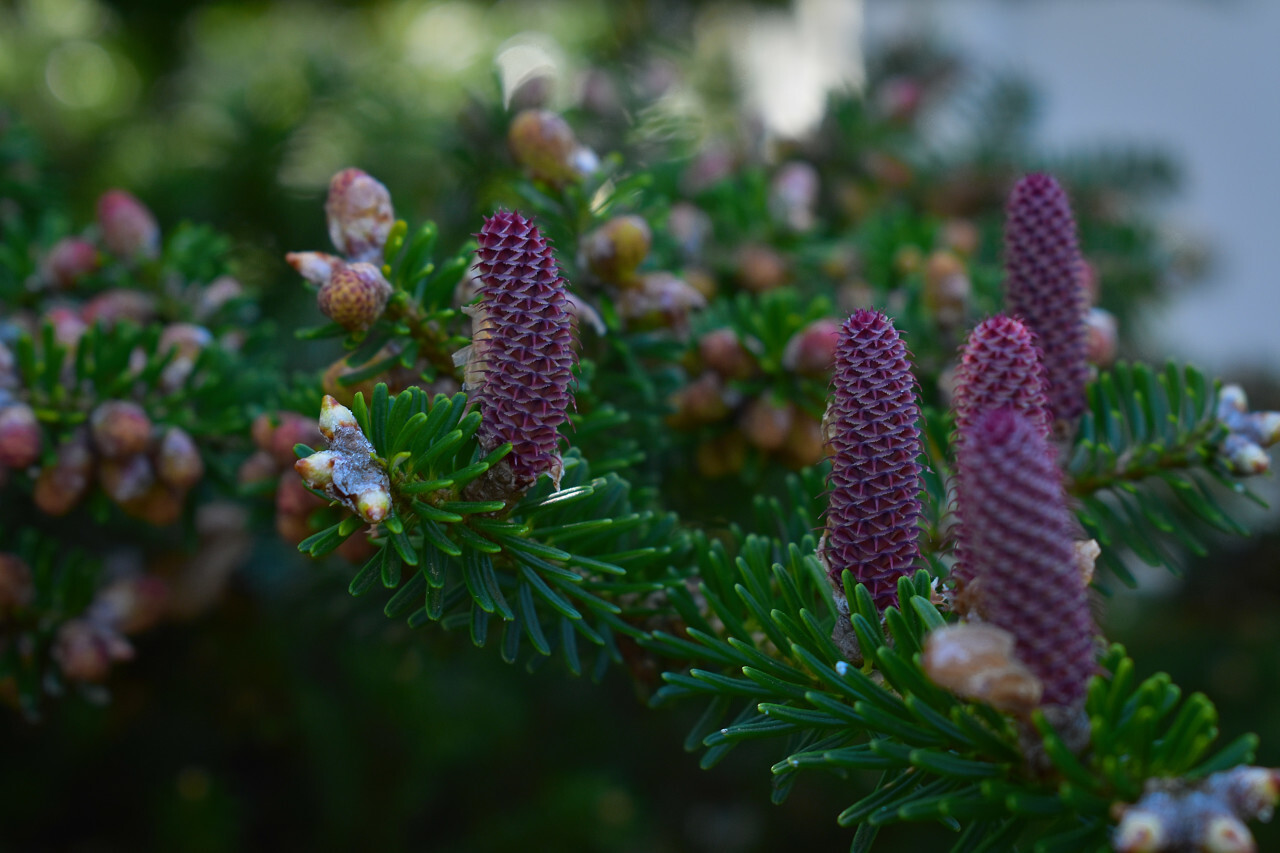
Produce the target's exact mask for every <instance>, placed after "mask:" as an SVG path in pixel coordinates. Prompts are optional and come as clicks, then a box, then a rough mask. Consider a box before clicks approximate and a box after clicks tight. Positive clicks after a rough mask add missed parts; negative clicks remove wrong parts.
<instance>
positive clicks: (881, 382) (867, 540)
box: [822, 310, 920, 609]
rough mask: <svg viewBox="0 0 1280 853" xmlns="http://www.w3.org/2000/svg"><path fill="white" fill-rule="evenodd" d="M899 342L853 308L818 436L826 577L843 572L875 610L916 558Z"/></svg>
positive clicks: (912, 433) (912, 431) (908, 389)
mask: <svg viewBox="0 0 1280 853" xmlns="http://www.w3.org/2000/svg"><path fill="white" fill-rule="evenodd" d="M918 415H919V410H918V407H917V405H916V398H915V380H914V379H913V378H912V376H911V365H910V363H909V362H908V361H907V348H906V345H905V344H904V343H903V342H902V340H901V339H900V338H899V337H898V332H897V330H896V329H894V327H893V324H892V323H890V322H889V319H888V318H887V317H885V316H884V315H883V314H880V313H878V312H876V311H870V310H861V311H857V312H855V313H854V314H853V316H851V317H850V318H849V319H848V320H847V321H845V324H844V326H843V327H842V329H841V338H840V344H839V346H838V347H837V348H836V363H835V377H834V380H833V381H832V398H831V403H830V407H829V408H828V410H827V418H826V424H825V429H826V436H827V447H828V450H829V453H830V456H831V476H830V477H829V478H828V480H827V492H828V499H829V508H828V510H827V531H826V539H825V544H824V545H823V549H822V553H823V557H824V559H825V560H826V563H827V570H828V571H829V572H830V575H831V580H832V583H833V584H835V587H836V589H837V590H839V589H840V588H841V575H842V573H843V572H844V570H845V569H848V570H849V571H851V572H852V573H853V577H854V580H856V581H857V582H859V583H863V584H866V586H867V588H868V590H869V591H870V592H871V595H872V597H873V598H874V599H875V601H876V605H877V606H878V607H880V608H881V609H883V608H885V607H887V606H889V605H891V604H896V603H897V596H898V578H900V577H902V576H903V575H905V574H907V573H909V572H910V571H911V570H912V568H913V566H914V565H915V562H916V558H917V556H918V555H919V546H918V545H917V542H916V519H917V518H918V517H919V515H920V499H919V492H920V466H919V464H917V462H916V457H917V456H918V455H919V454H920V434H919V430H917V428H916V419H917V417H918Z"/></svg>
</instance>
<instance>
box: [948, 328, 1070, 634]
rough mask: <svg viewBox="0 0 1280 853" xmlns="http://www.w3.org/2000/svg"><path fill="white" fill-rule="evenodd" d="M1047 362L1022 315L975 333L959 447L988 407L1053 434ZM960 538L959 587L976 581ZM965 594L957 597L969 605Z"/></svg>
mask: <svg viewBox="0 0 1280 853" xmlns="http://www.w3.org/2000/svg"><path fill="white" fill-rule="evenodd" d="M1044 386H1045V376H1044V365H1043V364H1042V363H1041V360H1040V350H1039V349H1038V348H1037V347H1036V345H1035V336H1034V335H1033V334H1032V333H1031V331H1030V330H1029V329H1028V328H1027V327H1026V326H1024V325H1023V324H1022V323H1021V322H1019V321H1018V320H1015V319H1013V318H1012V317H1007V316H1005V315H1003V314H997V315H995V316H994V317H988V318H987V319H986V320H983V321H982V322H981V323H979V324H978V326H977V327H976V328H975V329H974V330H973V331H972V332H970V333H969V339H968V340H967V341H965V345H964V348H963V350H961V354H960V363H959V365H958V366H957V367H956V372H955V390H954V391H953V392H952V407H953V409H954V411H955V416H956V435H955V447H956V449H957V453H958V452H959V447H960V444H961V442H963V441H964V440H965V437H966V436H967V435H968V434H969V432H970V431H971V430H972V429H973V425H974V423H975V422H977V421H978V420H979V419H980V418H981V417H982V415H984V414H986V413H987V412H991V411H995V410H996V409H1001V408H1005V407H1009V408H1011V409H1013V410H1014V411H1016V412H1018V413H1020V414H1022V415H1024V416H1025V417H1026V418H1027V419H1028V420H1029V421H1030V422H1031V424H1032V425H1033V426H1034V427H1035V429H1036V430H1037V431H1038V432H1039V433H1040V435H1042V436H1045V437H1048V435H1049V410H1048V403H1047V402H1046V401H1045V396H1044ZM963 551H964V548H963V543H957V547H956V554H955V556H956V562H955V565H953V566H952V568H951V573H950V577H951V579H952V581H954V583H955V586H956V590H957V592H958V593H959V592H962V590H963V588H964V587H965V586H966V585H967V584H968V583H969V582H970V581H972V580H973V571H972V567H971V566H970V565H969V563H968V561H967V560H966V559H965V556H964V553H963ZM965 601H966V599H965V598H964V596H963V595H959V596H957V598H956V603H957V609H961V610H963V609H964V607H963V603H964V602H965Z"/></svg>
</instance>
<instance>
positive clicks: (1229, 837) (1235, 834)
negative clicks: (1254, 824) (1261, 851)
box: [1196, 814, 1258, 853]
mask: <svg viewBox="0 0 1280 853" xmlns="http://www.w3.org/2000/svg"><path fill="white" fill-rule="evenodd" d="M1196 842H1197V848H1198V849H1199V850H1203V851H1204V853H1254V851H1256V850H1257V849H1258V845H1257V843H1256V842H1255V841H1254V840H1253V834H1252V833H1251V832H1249V827H1247V826H1245V825H1244V822H1243V821H1241V820H1240V819H1239V818H1238V817H1236V816H1235V815H1229V814H1215V815H1213V816H1212V817H1210V818H1209V819H1208V820H1206V821H1205V823H1204V829H1203V830H1202V831H1201V832H1200V837H1199V838H1198V839H1196Z"/></svg>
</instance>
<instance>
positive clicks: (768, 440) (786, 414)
mask: <svg viewBox="0 0 1280 853" xmlns="http://www.w3.org/2000/svg"><path fill="white" fill-rule="evenodd" d="M794 420H795V407H793V406H792V405H791V404H790V403H788V402H786V401H781V400H773V399H771V398H770V397H768V396H763V397H756V398H754V399H753V400H751V401H750V402H748V403H747V405H746V408H745V409H743V411H742V415H741V417H739V418H738V428H739V429H741V430H742V434H743V435H745V436H746V438H747V441H748V442H749V443H751V444H752V445H754V446H755V447H757V448H759V449H760V450H765V451H773V450H781V449H782V447H783V446H784V445H785V444H786V443H787V436H788V435H789V434H790V432H791V425H792V423H793V422H794Z"/></svg>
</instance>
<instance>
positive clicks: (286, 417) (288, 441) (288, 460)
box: [267, 412, 323, 466]
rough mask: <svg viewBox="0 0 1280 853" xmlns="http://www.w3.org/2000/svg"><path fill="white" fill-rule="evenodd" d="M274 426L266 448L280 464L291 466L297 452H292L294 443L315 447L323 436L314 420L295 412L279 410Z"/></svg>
mask: <svg viewBox="0 0 1280 853" xmlns="http://www.w3.org/2000/svg"><path fill="white" fill-rule="evenodd" d="M277 417H278V418H279V420H278V422H277V425H276V428H275V429H274V430H272V431H271V438H270V443H269V446H268V448H267V450H268V451H269V452H270V453H271V455H272V457H273V458H274V459H275V460H276V462H277V464H279V465H282V466H292V465H293V462H294V460H295V459H297V458H298V456H297V454H295V453H294V452H293V447H294V445H295V444H305V445H306V446H307V447H315V446H316V445H318V444H319V443H320V441H321V439H322V438H323V436H322V435H321V434H320V429H319V428H318V427H317V426H316V422H315V421H313V420H311V419H310V418H307V417H304V416H303V415H300V414H298V413H297V412H280V413H279V414H278V415H277Z"/></svg>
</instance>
